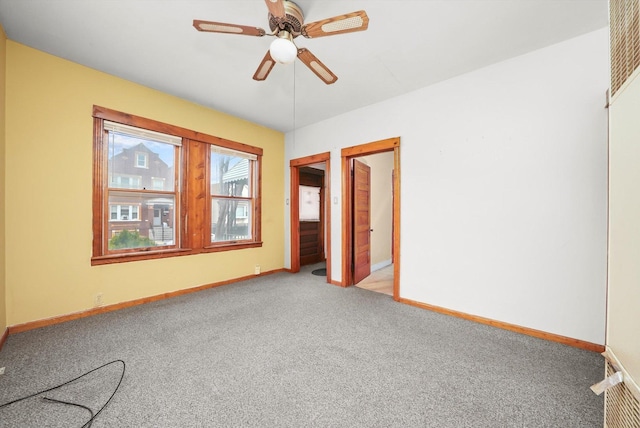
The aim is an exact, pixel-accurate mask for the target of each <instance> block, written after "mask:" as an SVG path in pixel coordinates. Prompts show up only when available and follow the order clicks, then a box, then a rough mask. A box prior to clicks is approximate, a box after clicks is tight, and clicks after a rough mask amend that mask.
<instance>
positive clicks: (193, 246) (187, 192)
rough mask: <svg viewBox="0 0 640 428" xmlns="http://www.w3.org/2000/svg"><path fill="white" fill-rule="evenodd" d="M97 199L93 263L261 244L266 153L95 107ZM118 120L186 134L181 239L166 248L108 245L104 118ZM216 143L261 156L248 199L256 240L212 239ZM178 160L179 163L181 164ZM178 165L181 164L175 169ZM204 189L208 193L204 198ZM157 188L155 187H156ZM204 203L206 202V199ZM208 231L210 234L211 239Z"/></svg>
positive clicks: (179, 193) (179, 196) (180, 180)
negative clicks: (211, 163)
mask: <svg viewBox="0 0 640 428" xmlns="http://www.w3.org/2000/svg"><path fill="white" fill-rule="evenodd" d="M93 118H94V129H93V141H94V150H93V198H92V204H93V209H92V214H93V221H92V228H93V245H92V250H93V255H92V258H91V265H104V264H112V263H123V262H130V261H140V260H153V259H159V258H166V257H177V256H185V255H193V254H202V253H213V252H220V251H233V250H241V249H246V248H257V247H261V246H262V234H261V224H262V217H261V212H262V202H261V201H262V187H261V186H262V154H263V150H262V149H261V148H259V147H254V146H250V145H248V144H244V143H239V142H236V141H230V140H226V139H224V138H220V137H215V136H211V135H207V134H203V133H200V132H197V131H192V130H189V129H185V128H181V127H178V126H174V125H169V124H166V123H162V122H158V121H155V120H151V119H146V118H142V117H139V116H134V115H131V114H127V113H122V112H118V111H115V110H111V109H108V108H105V107H99V106H94V107H93ZM105 120H108V121H111V122H117V123H121V124H124V125H129V126H134V127H138V128H143V129H149V130H152V131H156V132H162V133H166V134H170V135H174V136H178V137H180V138H182V141H183V146H182V151H181V153H182V155H181V156H180V158H179V159H176V166H178V165H180V171H181V174H180V176H179V177H176V181H177V182H176V191H175V193H174V194H175V195H176V222H177V223H178V224H177V225H176V227H175V228H176V244H175V245H174V246H171V247H165V248H156V247H154V248H150V249H135V250H131V251H124V252H118V253H112V252H109V251H107V250H105V243H104V239H106V238H105V232H106V231H107V230H108V220H109V215H110V214H109V208H108V203H105V197H106V190H105V188H104V187H103V186H104V185H105V183H106V174H107V157H106V156H107V154H106V150H104V147H105V142H104V141H103V138H104V121H105ZM211 145H216V146H220V147H226V148H229V149H233V150H236V151H240V152H245V153H250V154H253V155H255V156H256V161H255V162H256V171H255V173H254V174H252V177H253V183H252V185H253V188H254V189H255V190H254V196H253V197H249V198H247V199H248V200H250V201H252V203H253V204H252V205H253V212H252V236H253V239H251V240H242V241H231V242H216V243H215V244H212V243H211V242H210V236H211V221H210V218H211V207H210V203H207V201H208V200H210V197H211V194H210V189H209V184H208V181H210V179H209V174H208V173H207V171H206V170H207V167H208V156H207V155H206V154H205V152H207V151H208V149H209V147H210V146H211ZM178 162H179V163H178ZM176 170H177V168H176ZM203 192H205V193H206V195H207V197H205V198H203V197H202V194H203ZM154 193H155V192H154ZM203 202H204V203H203ZM207 236H209V238H207Z"/></svg>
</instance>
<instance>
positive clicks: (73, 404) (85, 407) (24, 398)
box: [0, 360, 126, 428]
mask: <svg viewBox="0 0 640 428" xmlns="http://www.w3.org/2000/svg"><path fill="white" fill-rule="evenodd" d="M115 363H122V374H121V375H120V380H119V381H118V385H117V386H116V388H115V389H114V390H113V393H112V394H111V396H110V397H109V399H108V400H107V402H106V403H104V406H102V407H101V408H100V410H98V411H97V412H96V414H95V415H94V414H93V410H91V409H90V408H89V407H87V406H84V405H82V404H78V403H70V402H67V401H61V400H55V399H52V398H47V397H43V398H44V399H45V400H47V401H52V402H55V403H60V404H66V405H69V406H76V407H81V408H83V409H86V410H88V411H89V412H90V413H91V419H89V420H88V421H87V422H86V423H85V424H84V425H82V427H80V428H89V427H91V424H92V423H93V421H94V420H95V419H96V418H97V417H98V415H99V414H100V412H102V411H103V410H104V408H105V407H107V405H108V404H109V403H110V402H111V399H112V398H113V397H114V396H115V395H116V392H118V389H119V388H120V384H121V383H122V379H123V378H124V372H125V369H126V364H125V363H124V361H122V360H113V361H110V362H108V363H106V364H103V365H101V366H100V367H97V368H95V369H93V370H89V371H88V372H86V373H84V374H82V375H80V376H78V377H76V378H74V379H71V380H69V381H67V382H64V383H61V384H60V385H57V386H54V387H52V388H49V389H45V390H42V391H38V392H36V393H33V394H30V395H27V396H25V397H21V398H17V399H15V400H12V401H9V402H8V403H4V404H0V409H2V408H4V407H7V406H10V405H11V404H14V403H17V402H19V401H24V400H27V399H29V398H33V397H35V396H38V395H40V394H44V393H46V392H49V391H53V390H56V389H58V388H62V387H63V386H66V385H69V384H70V383H72V382H75V381H77V380H78V379H82V378H83V377H85V376H87V375H89V374H91V373H93V372H95V371H97V370H100V369H102V368H104V367H107V366H109V365H111V364H115Z"/></svg>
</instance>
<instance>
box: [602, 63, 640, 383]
mask: <svg viewBox="0 0 640 428" xmlns="http://www.w3.org/2000/svg"><path fill="white" fill-rule="evenodd" d="M636 73H637V74H636V76H635V79H634V80H633V81H631V82H630V84H628V85H626V86H625V87H624V88H623V89H621V90H620V91H619V92H618V93H616V95H615V97H614V98H613V99H612V101H611V107H610V111H611V125H610V126H611V131H610V155H609V156H610V167H609V168H610V184H609V192H610V200H609V207H610V208H609V298H608V304H609V311H608V323H607V333H608V334H607V347H608V348H609V350H611V351H613V353H614V354H615V356H616V357H617V358H618V360H619V362H620V364H622V366H623V368H624V369H625V370H626V372H627V374H628V375H629V376H630V377H631V378H629V377H626V378H625V382H626V383H627V385H628V384H629V383H630V382H633V380H635V385H636V390H638V385H640V338H639V337H638V326H640V286H639V285H638V284H639V283H640V263H638V260H639V259H640V246H638V242H640V144H639V142H640V120H639V119H638V118H639V117H640V71H636Z"/></svg>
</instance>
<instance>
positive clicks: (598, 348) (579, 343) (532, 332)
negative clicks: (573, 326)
mask: <svg viewBox="0 0 640 428" xmlns="http://www.w3.org/2000/svg"><path fill="white" fill-rule="evenodd" d="M398 301H399V302H400V303H404V304H406V305H410V306H415V307H418V308H421V309H427V310H429V311H433V312H438V313H441V314H445V315H451V316H454V317H457V318H462V319H466V320H469V321H474V322H477V323H480V324H486V325H490V326H492V327H497V328H501V329H503V330H509V331H514V332H516V333H520V334H525V335H527V336H533V337H537V338H539V339H545V340H549V341H551V342H557V343H562V344H563V345H568V346H573V347H574V348H580V349H585V350H587V351H593V352H598V353H602V352H604V350H605V347H604V345H598V344H596V343H591V342H585V341H584V340H578V339H573V338H571V337H566V336H560V335H559V334H553V333H547V332H546V331H541V330H536V329H533V328H528V327H521V326H519V325H515V324H509V323H505V322H501V321H496V320H492V319H489V318H483V317H479V316H475V315H469V314H465V313H464V312H458V311H453V310H451V309H447V308H442V307H440V306H434V305H429V304H427V303H421V302H416V301H414V300H410V299H404V298H400V299H398Z"/></svg>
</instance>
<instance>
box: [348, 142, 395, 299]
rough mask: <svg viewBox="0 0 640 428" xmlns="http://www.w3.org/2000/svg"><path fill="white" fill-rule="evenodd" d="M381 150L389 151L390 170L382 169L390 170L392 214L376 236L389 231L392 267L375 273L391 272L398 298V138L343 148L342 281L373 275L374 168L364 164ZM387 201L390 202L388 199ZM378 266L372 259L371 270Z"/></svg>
mask: <svg viewBox="0 0 640 428" xmlns="http://www.w3.org/2000/svg"><path fill="white" fill-rule="evenodd" d="M382 153H390V154H392V161H391V162H392V164H391V170H390V171H383V172H382V173H383V174H386V173H387V172H388V173H389V174H390V177H389V181H390V184H391V185H390V186H389V187H390V188H388V190H387V191H388V192H389V193H390V194H389V195H388V196H389V198H390V200H391V201H390V206H391V208H392V209H391V212H390V213H389V215H390V217H391V219H390V225H388V226H390V230H388V231H387V230H385V229H384V228H382V230H380V229H378V232H377V233H378V235H379V236H380V233H382V234H385V233H389V235H390V241H391V245H390V248H389V250H390V253H391V254H390V259H391V264H392V267H389V268H386V269H385V274H384V275H380V273H378V274H377V275H379V276H382V277H385V280H389V279H390V278H389V275H392V278H391V282H392V295H393V298H394V300H396V301H397V300H399V299H400V289H399V284H400V138H391V139H387V140H381V141H376V142H373V143H368V144H363V145H359V146H355V147H348V148H345V149H342V153H341V156H342V181H343V186H342V189H343V193H342V195H343V201H342V243H343V247H342V254H343V257H342V259H343V264H342V272H343V283H342V285H343V286H345V287H346V286H350V285H354V284H357V283H361V281H362V283H364V282H366V281H367V278H369V277H370V276H371V277H373V275H370V274H371V268H372V265H371V260H372V259H371V257H372V251H373V250H374V248H373V247H372V242H374V241H375V239H373V237H372V234H374V233H376V228H375V227H372V222H371V216H372V213H373V211H376V208H375V206H374V207H373V209H372V207H371V191H372V190H373V189H372V187H371V186H372V184H371V177H372V174H373V172H372V170H371V168H370V167H369V165H367V164H368V163H371V161H372V160H373V159H374V155H377V154H382ZM367 159H368V160H369V162H367ZM387 204H389V203H388V202H387ZM374 216H375V214H374ZM384 257H386V256H383V258H384ZM384 264H385V263H384V262H383V265H384ZM386 264H388V262H387V263H386ZM380 267H385V266H376V264H375V263H374V270H378V269H376V268H380ZM387 272H389V273H387ZM363 279H364V281H363ZM364 288H366V287H364ZM371 289H373V288H371ZM376 291H378V290H376Z"/></svg>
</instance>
